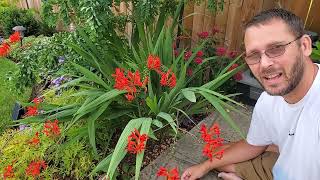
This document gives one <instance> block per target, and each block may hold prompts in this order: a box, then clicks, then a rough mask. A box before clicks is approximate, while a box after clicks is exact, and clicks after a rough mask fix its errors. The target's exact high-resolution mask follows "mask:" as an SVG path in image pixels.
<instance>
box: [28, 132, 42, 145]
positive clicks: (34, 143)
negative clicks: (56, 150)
mask: <svg viewBox="0 0 320 180" xmlns="http://www.w3.org/2000/svg"><path fill="white" fill-rule="evenodd" d="M39 143H40V138H39V132H36V134H35V136H34V137H33V138H32V139H31V140H30V141H29V144H30V145H33V146H36V145H38V144H39Z"/></svg>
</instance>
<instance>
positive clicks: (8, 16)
mask: <svg viewBox="0 0 320 180" xmlns="http://www.w3.org/2000/svg"><path fill="white" fill-rule="evenodd" d="M0 19H1V21H0V35H2V36H9V35H10V34H11V33H12V31H13V30H12V28H13V27H15V26H24V27H26V31H25V36H30V35H39V33H40V27H41V24H40V23H39V22H38V21H37V20H36V19H35V18H34V15H33V12H32V11H31V10H23V9H18V8H16V7H12V6H9V7H0Z"/></svg>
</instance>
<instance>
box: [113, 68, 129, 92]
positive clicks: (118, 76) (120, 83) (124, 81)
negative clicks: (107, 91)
mask: <svg viewBox="0 0 320 180" xmlns="http://www.w3.org/2000/svg"><path fill="white" fill-rule="evenodd" d="M112 76H113V77H114V78H115V84H114V88H116V89H119V90H123V89H124V88H125V87H126V86H128V84H129V80H128V78H126V76H125V75H124V72H123V70H122V69H120V68H116V72H115V74H112Z"/></svg>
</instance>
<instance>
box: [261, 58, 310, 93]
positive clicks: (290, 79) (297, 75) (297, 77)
mask: <svg viewBox="0 0 320 180" xmlns="http://www.w3.org/2000/svg"><path fill="white" fill-rule="evenodd" d="M295 59H296V61H295V62H294V64H293V66H292V68H291V70H290V72H289V76H288V75H287V74H285V72H284V71H283V74H282V75H283V76H285V78H286V82H287V86H286V87H285V88H282V89H281V90H280V91H279V92H273V91H272V90H268V88H265V86H264V85H263V84H262V83H261V82H260V81H259V83H260V84H261V86H262V87H263V88H264V90H265V91H266V92H267V93H268V94H269V95H271V96H284V95H287V94H289V93H290V92H291V91H293V90H294V89H295V88H296V87H297V86H298V84H299V83H300V81H301V79H302V76H303V73H304V63H303V58H302V53H299V55H297V56H296V57H295ZM267 71H270V70H267Z"/></svg>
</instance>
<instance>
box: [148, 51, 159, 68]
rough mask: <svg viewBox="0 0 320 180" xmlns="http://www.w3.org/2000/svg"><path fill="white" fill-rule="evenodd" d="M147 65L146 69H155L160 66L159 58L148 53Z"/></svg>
mask: <svg viewBox="0 0 320 180" xmlns="http://www.w3.org/2000/svg"><path fill="white" fill-rule="evenodd" d="M147 67H148V69H150V70H152V69H154V70H157V69H159V68H160V67H161V62H160V58H159V57H158V56H156V55H152V54H150V55H149V56H148V59H147Z"/></svg>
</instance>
